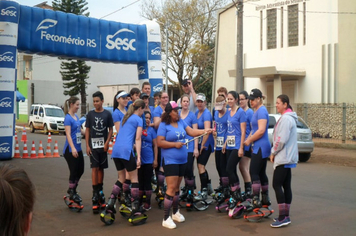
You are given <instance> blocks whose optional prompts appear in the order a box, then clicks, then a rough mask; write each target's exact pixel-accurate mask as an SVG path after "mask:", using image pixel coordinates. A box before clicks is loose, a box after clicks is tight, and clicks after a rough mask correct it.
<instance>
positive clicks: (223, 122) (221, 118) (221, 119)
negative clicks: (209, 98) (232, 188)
mask: <svg viewBox="0 0 356 236" xmlns="http://www.w3.org/2000/svg"><path fill="white" fill-rule="evenodd" d="M228 114H229V113H228V112H227V110H226V100H225V97H224V96H220V95H219V96H217V97H216V99H215V114H214V120H215V129H214V136H216V148H215V165H216V170H217V171H218V174H219V178H220V181H219V182H220V185H219V187H218V189H217V191H218V192H225V193H226V192H227V190H228V188H229V178H228V175H227V172H226V165H227V159H226V153H223V152H222V147H223V146H224V143H225V141H226V131H227V118H228Z"/></svg>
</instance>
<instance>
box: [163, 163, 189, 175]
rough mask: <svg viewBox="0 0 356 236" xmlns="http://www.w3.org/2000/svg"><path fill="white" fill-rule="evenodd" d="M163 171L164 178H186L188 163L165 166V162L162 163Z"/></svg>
mask: <svg viewBox="0 0 356 236" xmlns="http://www.w3.org/2000/svg"><path fill="white" fill-rule="evenodd" d="M162 166H163V170H164V176H166V177H168V176H179V177H182V176H184V173H185V169H186V167H187V163H184V164H169V165H165V164H164V161H163V163H162Z"/></svg>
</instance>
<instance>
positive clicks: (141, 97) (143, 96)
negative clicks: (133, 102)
mask: <svg viewBox="0 0 356 236" xmlns="http://www.w3.org/2000/svg"><path fill="white" fill-rule="evenodd" d="M149 97H150V96H149V95H148V94H147V93H141V94H140V99H144V98H149Z"/></svg>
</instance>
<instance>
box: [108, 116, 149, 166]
mask: <svg viewBox="0 0 356 236" xmlns="http://www.w3.org/2000/svg"><path fill="white" fill-rule="evenodd" d="M142 123H143V122H142V118H141V117H139V116H138V115H136V114H133V115H131V116H130V117H129V118H128V119H127V121H126V122H125V124H124V125H122V122H120V130H119V133H118V134H117V136H116V142H115V145H114V147H113V150H112V154H111V157H112V158H120V159H124V160H129V159H130V155H131V153H132V154H133V155H135V154H134V152H133V145H134V143H135V138H136V131H137V128H138V127H142Z"/></svg>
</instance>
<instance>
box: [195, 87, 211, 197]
mask: <svg viewBox="0 0 356 236" xmlns="http://www.w3.org/2000/svg"><path fill="white" fill-rule="evenodd" d="M195 101H196V102H195V103H196V105H197V108H198V110H197V111H196V112H195V116H196V117H197V120H198V129H209V128H211V126H212V122H213V117H212V116H211V113H210V111H209V110H208V109H207V108H206V97H205V95H204V94H203V93H198V94H197V96H196V99H195ZM198 148H199V157H196V158H197V163H198V172H199V177H200V183H201V191H200V194H199V195H198V196H196V197H195V200H197V201H202V200H205V199H207V197H208V195H210V194H212V193H213V188H212V187H211V180H210V179H209V174H208V171H207V170H206V169H205V166H206V164H207V163H208V160H209V157H210V154H211V153H212V152H214V138H213V135H212V134H209V135H205V136H203V137H202V138H199V145H198Z"/></svg>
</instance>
